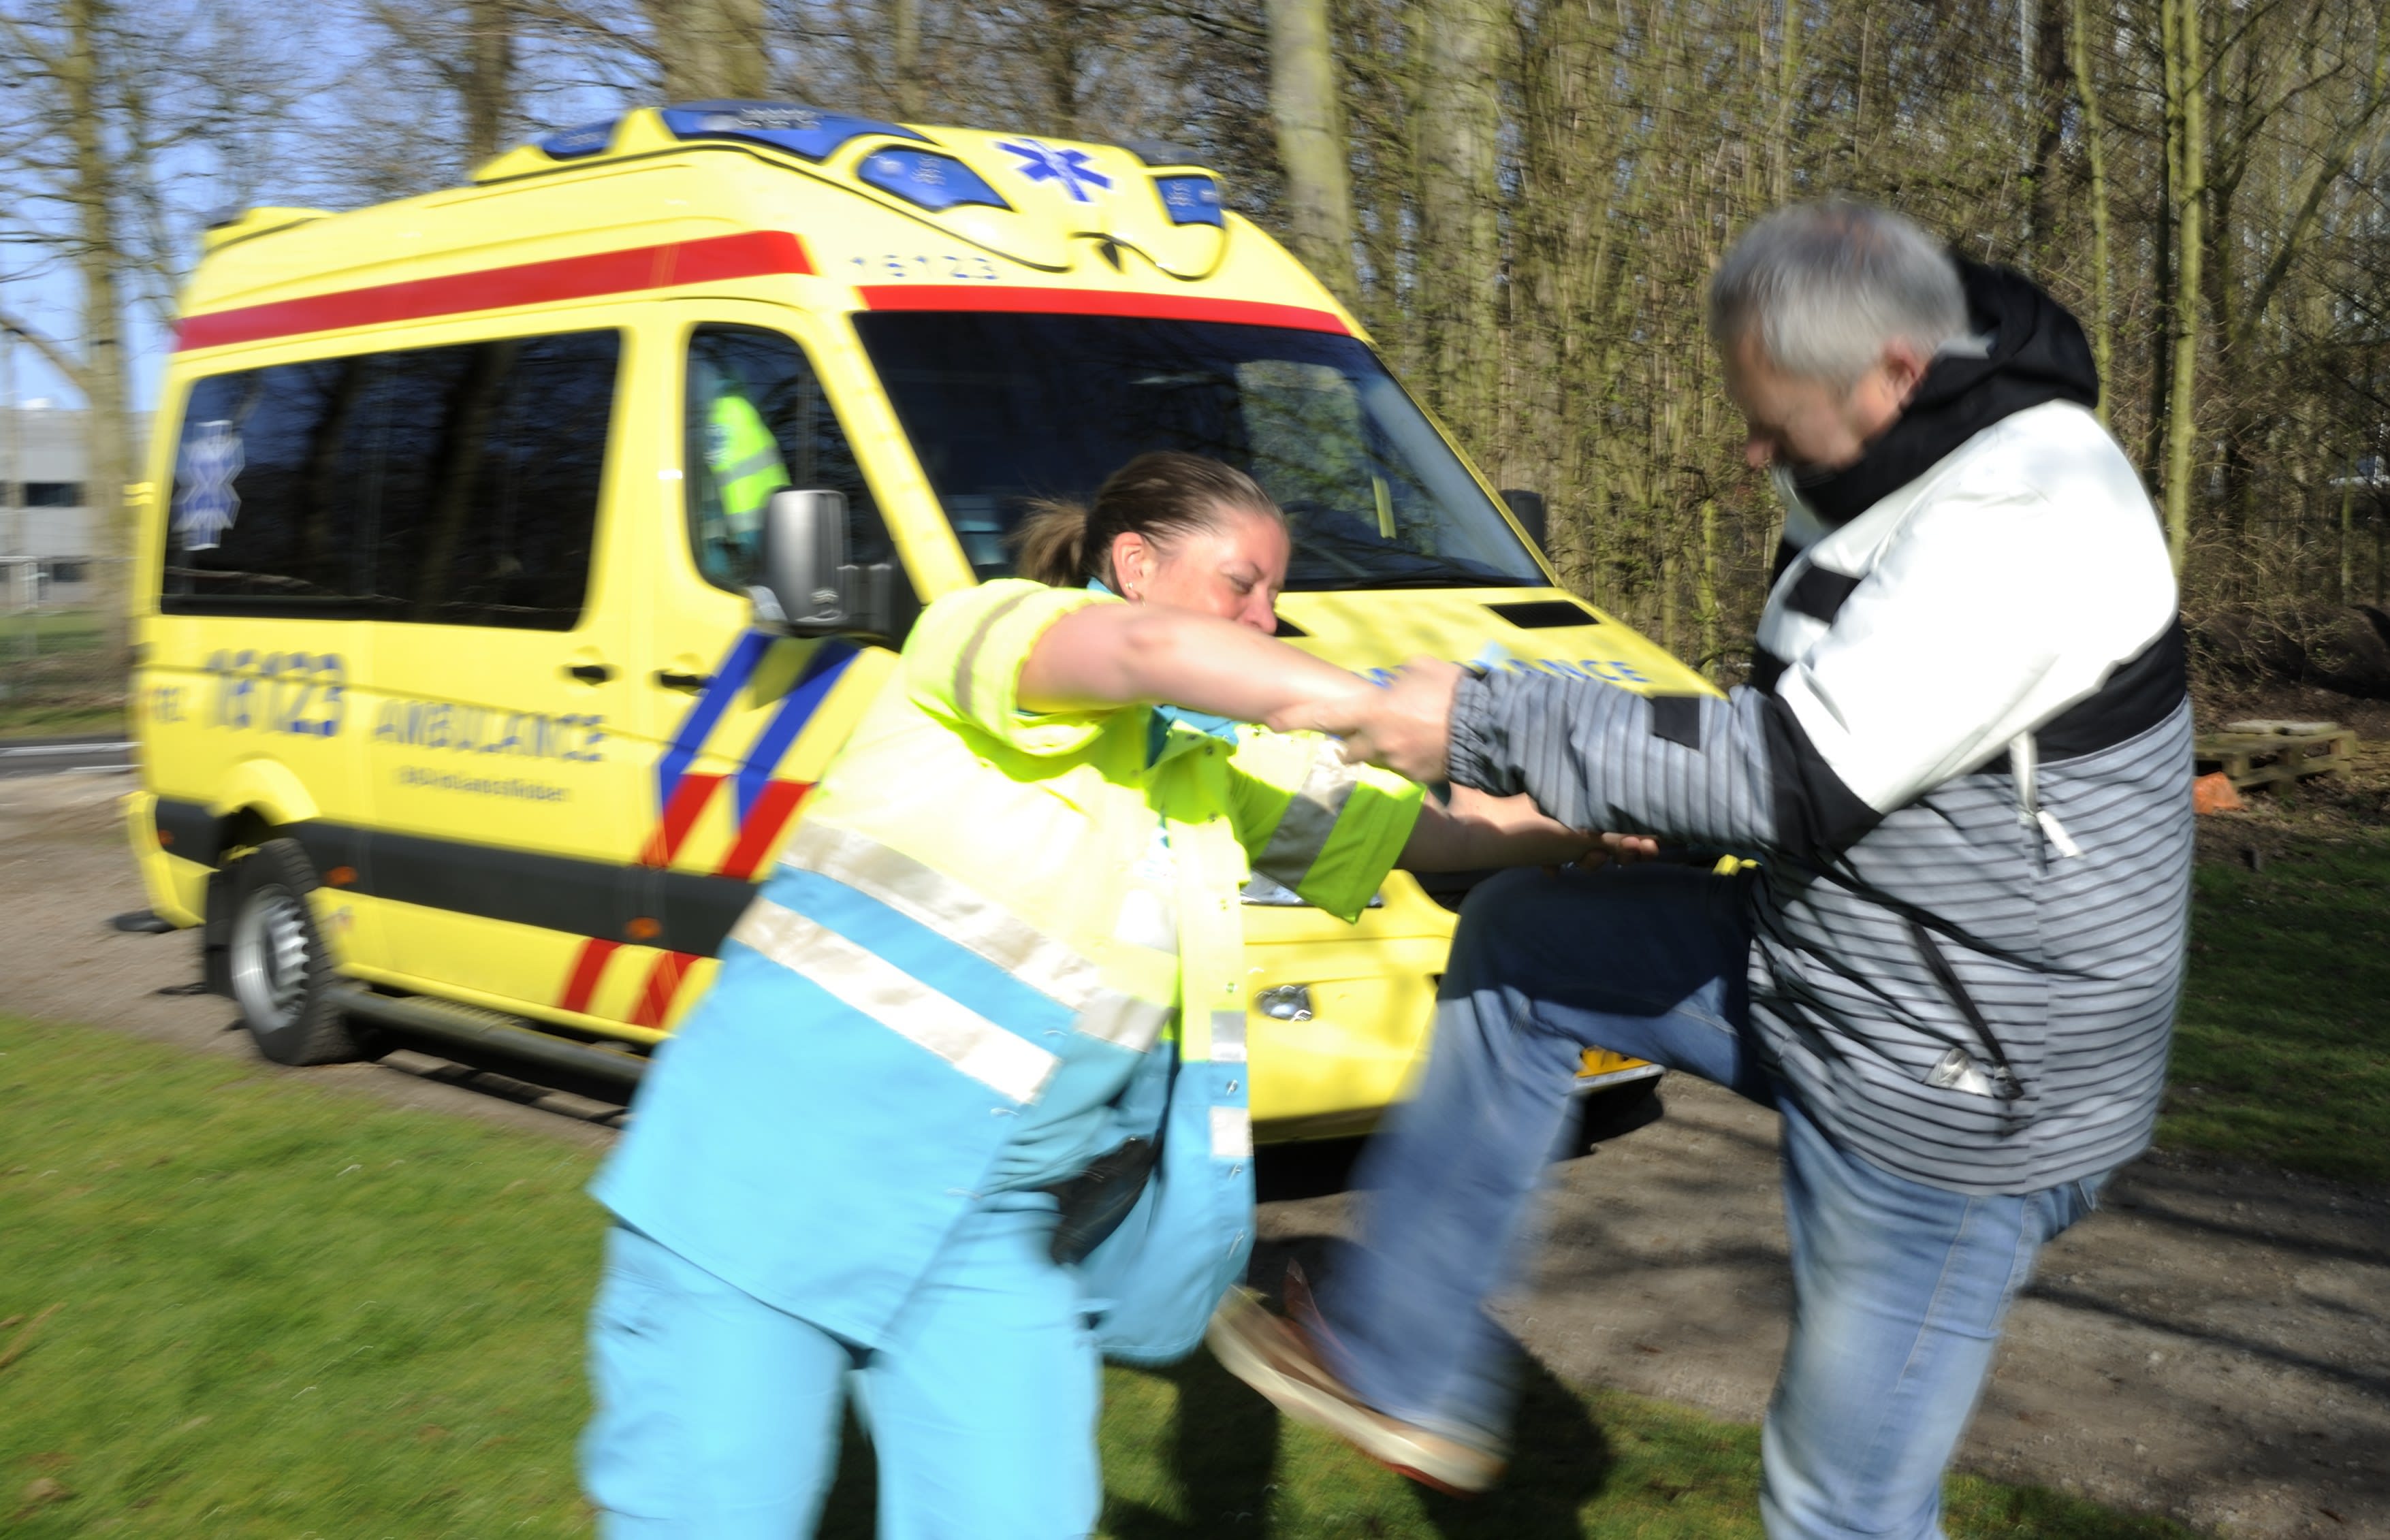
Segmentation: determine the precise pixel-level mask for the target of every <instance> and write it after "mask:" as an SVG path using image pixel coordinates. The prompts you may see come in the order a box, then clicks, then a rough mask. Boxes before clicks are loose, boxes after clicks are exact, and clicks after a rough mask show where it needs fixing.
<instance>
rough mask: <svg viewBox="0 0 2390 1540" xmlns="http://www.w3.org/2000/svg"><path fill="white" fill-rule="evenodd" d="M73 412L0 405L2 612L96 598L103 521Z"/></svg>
mask: <svg viewBox="0 0 2390 1540" xmlns="http://www.w3.org/2000/svg"><path fill="white" fill-rule="evenodd" d="M88 463H89V462H88V459H87V457H86V456H85V453H84V430H83V413H82V411H81V410H80V409H74V408H67V407H59V406H50V405H45V404H38V403H29V404H26V405H23V406H18V407H0V567H5V570H6V571H5V580H0V581H4V582H5V588H0V591H5V593H6V609H8V610H20V609H24V608H27V607H29V606H32V605H35V604H39V605H42V606H45V607H48V608H71V607H73V606H76V605H82V604H87V603H96V602H98V600H99V599H100V597H101V592H100V590H101V584H100V577H101V571H100V560H101V558H103V557H104V556H105V555H106V553H107V544H108V532H107V528H106V524H105V516H104V515H103V514H102V513H101V511H100V510H99V509H98V508H97V507H95V506H94V498H95V491H96V489H94V488H93V487H92V486H91V484H90V477H89V476H88V474H86V468H87V466H88Z"/></svg>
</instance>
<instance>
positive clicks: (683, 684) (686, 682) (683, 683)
mask: <svg viewBox="0 0 2390 1540" xmlns="http://www.w3.org/2000/svg"><path fill="white" fill-rule="evenodd" d="M656 683H657V684H658V685H660V686H662V687H663V688H665V689H668V690H680V691H682V692H683V693H685V694H688V695H703V694H704V693H705V687H706V686H708V685H711V684H713V675H712V674H690V673H688V672H687V670H685V669H676V668H660V669H658V670H656Z"/></svg>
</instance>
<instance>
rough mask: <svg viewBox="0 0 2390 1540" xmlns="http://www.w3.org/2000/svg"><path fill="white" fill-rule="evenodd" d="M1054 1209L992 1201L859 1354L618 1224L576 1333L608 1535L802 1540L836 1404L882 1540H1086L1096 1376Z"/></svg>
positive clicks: (1094, 1499)
mask: <svg viewBox="0 0 2390 1540" xmlns="http://www.w3.org/2000/svg"><path fill="white" fill-rule="evenodd" d="M1053 1227H1054V1211H1053V1206H1052V1200H1050V1199H1047V1198H1044V1197H1043V1196H1042V1195H1036V1194H1016V1195H1010V1196H1009V1197H1004V1198H997V1199H995V1200H991V1201H990V1203H989V1204H988V1205H987V1206H984V1207H982V1208H981V1209H979V1210H977V1211H976V1212H974V1213H972V1214H971V1215H970V1218H968V1219H966V1220H965V1221H964V1222H963V1224H962V1225H961V1226H959V1227H958V1228H957V1232H956V1234H955V1236H954V1237H953V1238H951V1239H950V1240H949V1241H948V1242H947V1244H946V1246H945V1247H944V1250H943V1251H941V1252H940V1253H939V1258H938V1263H937V1265H936V1266H935V1267H934V1268H933V1269H932V1273H931V1274H930V1276H928V1277H924V1278H923V1279H922V1280H921V1283H920V1284H919V1287H918V1288H917V1289H916V1290H915V1292H914V1294H913V1296H912V1298H911V1299H910V1300H909V1301H907V1303H906V1306H905V1309H904V1311H903V1312H902V1313H901V1314H900V1315H899V1316H898V1318H897V1321H896V1323H895V1326H894V1328H893V1331H892V1333H891V1339H890V1341H888V1343H887V1344H886V1345H884V1346H882V1347H880V1348H878V1349H874V1350H870V1351H864V1350H861V1349H858V1348H856V1347H855V1346H854V1345H853V1344H851V1343H848V1342H846V1341H842V1340H841V1339H839V1338H837V1337H834V1336H832V1335H830V1334H829V1333H828V1332H826V1331H823V1330H822V1329H821V1328H818V1327H816V1326H813V1325H812V1324H810V1323H808V1322H806V1321H803V1320H801V1319H799V1318H798V1317H797V1316H794V1315H788V1314H786V1313H785V1312H783V1311H779V1310H776V1309H774V1308H773V1307H772V1306H770V1305H767V1304H765V1303H763V1302H762V1301H760V1300H758V1299H756V1298H754V1297H753V1296H752V1295H750V1294H748V1293H745V1292H744V1291H742V1290H738V1289H735V1288H733V1287H731V1286H730V1285H729V1284H727V1283H725V1282H723V1281H722V1280H721V1279H719V1278H717V1277H714V1276H713V1274H711V1273H708V1272H706V1271H704V1270H703V1269H701V1268H700V1267H698V1266H696V1265H694V1264H691V1263H689V1262H688V1261H687V1260H686V1259H684V1258H682V1257H680V1256H678V1255H676V1254H675V1253H674V1252H672V1251H667V1250H666V1249H665V1248H664V1247H662V1246H661V1245H659V1244H657V1243H656V1242H655V1241H653V1240H651V1239H649V1238H648V1237H646V1236H644V1235H642V1234H640V1233H639V1232H637V1231H636V1230H632V1229H628V1228H625V1227H623V1226H616V1227H615V1228H614V1230H613V1232H612V1233H611V1235H610V1237H609V1238H608V1240H607V1247H606V1276H605V1279H604V1281H603V1283H602V1284H601V1285H600V1287H599V1289H598V1303H597V1306H596V1308H595V1310H594V1311H593V1312H592V1315H591V1319H590V1328H589V1360H590V1374H591V1379H592V1380H593V1381H594V1389H595V1391H596V1393H597V1401H598V1415H597V1417H596V1418H594V1419H593V1420H592V1421H591V1423H590V1425H589V1428H588V1431H586V1432H585V1433H584V1434H583V1436H582V1440H581V1469H582V1479H583V1482H584V1484H585V1488H586V1490H587V1492H588V1494H589V1498H590V1501H591V1502H592V1503H593V1504H595V1505H596V1506H597V1508H598V1510H599V1519H598V1533H599V1534H601V1535H604V1536H607V1537H608V1540H802V1537H803V1536H806V1535H810V1534H813V1532H814V1526H815V1524H816V1521H818V1519H819V1517H820V1513H821V1506H822V1499H823V1497H824V1496H825V1495H826V1494H827V1493H828V1492H829V1484H830V1480H831V1478H832V1477H833V1476H834V1475H835V1474H836V1473H837V1469H838V1444H839V1430H840V1426H841V1421H842V1418H841V1413H842V1409H843V1406H844V1404H845V1392H846V1391H847V1390H848V1389H849V1388H850V1387H852V1389H853V1391H854V1396H855V1402H856V1408H855V1409H856V1413H857V1416H858V1417H859V1418H861V1420H862V1421H863V1423H864V1426H865V1427H866V1428H867V1430H868V1431H869V1432H870V1434H871V1442H872V1448H873V1451H874V1453H875V1455H876V1456H877V1457H878V1460H879V1467H880V1524H879V1533H880V1536H881V1540H1079V1537H1080V1536H1084V1535H1086V1534H1089V1533H1091V1532H1092V1531H1093V1530H1094V1528H1095V1524H1096V1516H1097V1509H1098V1505H1099V1501H1100V1499H1101V1480H1100V1477H1099V1472H1098V1469H1097V1457H1096V1416H1097V1411H1098V1405H1099V1397H1100V1393H1101V1390H1100V1381H1099V1373H1100V1365H1099V1360H1098V1355H1097V1353H1096V1350H1095V1345H1094V1342H1093V1340H1092V1339H1091V1338H1090V1336H1089V1335H1088V1333H1087V1331H1086V1326H1085V1323H1084V1318H1083V1317H1082V1315H1081V1313H1080V1302H1079V1291H1078V1286H1077V1283H1076V1282H1075V1280H1074V1279H1073V1277H1072V1276H1071V1275H1070V1274H1069V1273H1067V1272H1065V1271H1063V1270H1062V1269H1061V1268H1060V1267H1057V1266H1056V1265H1054V1264H1053V1263H1052V1262H1051V1261H1049V1260H1048V1259H1047V1252H1046V1247H1047V1237H1048V1236H1049V1235H1050V1234H1051V1232H1052V1230H1053Z"/></svg>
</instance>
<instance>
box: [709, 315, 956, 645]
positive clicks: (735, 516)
mask: <svg viewBox="0 0 2390 1540" xmlns="http://www.w3.org/2000/svg"><path fill="white" fill-rule="evenodd" d="M684 421H685V425H686V429H687V446H686V450H685V458H684V460H683V465H684V466H685V470H684V471H683V478H684V481H685V483H686V485H687V498H688V544H689V551H690V553H691V554H692V555H693V556H694V557H695V558H696V559H697V570H698V571H700V572H701V573H703V574H704V576H705V580H706V581H707V582H708V583H712V584H716V585H717V586H719V587H723V588H727V589H729V590H731V591H732V592H734V593H738V594H744V593H745V592H746V591H747V585H748V584H751V583H752V582H753V581H754V579H755V568H756V560H757V555H758V551H757V546H758V544H759V541H760V539H761V535H762V530H763V520H764V507H765V504H766V503H768V502H770V501H771V497H772V494H774V493H775V492H777V491H779V490H780V489H781V488H783V487H795V488H798V489H800V490H802V491H806V492H815V491H823V492H842V493H844V494H846V541H847V551H848V559H849V560H851V561H853V562H854V563H855V564H856V565H857V566H864V567H868V566H875V565H880V564H886V565H888V566H889V567H891V568H892V569H893V572H892V577H893V581H894V583H895V585H896V586H897V588H898V589H899V590H900V593H899V604H898V608H899V610H900V611H903V610H908V609H909V608H910V605H909V601H907V600H906V597H905V596H904V595H903V593H902V590H903V589H904V588H905V586H906V584H905V574H904V568H903V566H902V564H901V563H899V562H898V560H897V557H896V546H895V543H894V542H893V541H892V540H891V539H890V538H889V535H888V526H887V523H886V522H885V521H884V520H882V519H881V518H880V505H879V504H878V503H877V502H876V501H875V500H874V499H873V497H872V495H871V487H870V484H869V483H868V482H867V481H865V480H864V479H863V472H862V469H861V468H859V467H858V466H857V465H856V464H855V460H854V448H853V447H852V446H851V445H850V444H849V443H847V438H846V430H844V429H842V428H841V427H840V426H839V421H838V414H837V413H836V412H834V411H833V410H831V408H830V404H829V396H828V395H826V394H825V393H824V392H823V391H822V386H821V379H820V377H819V376H817V375H816V374H815V373H814V367H813V365H812V363H811V362H810V361H809V360H807V359H806V357H805V354H804V350H803V348H800V347H799V346H798V345H797V343H796V341H795V340H794V339H792V338H790V337H787V336H785V335H783V334H781V333H779V332H777V331H765V330H762V329H760V328H757V327H734V326H707V327H699V328H698V329H697V332H696V334H695V335H694V336H692V337H691V338H690V339H689V344H688V384H687V412H686V415H685V418H684ZM906 618H907V619H909V616H907V617H906Z"/></svg>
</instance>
